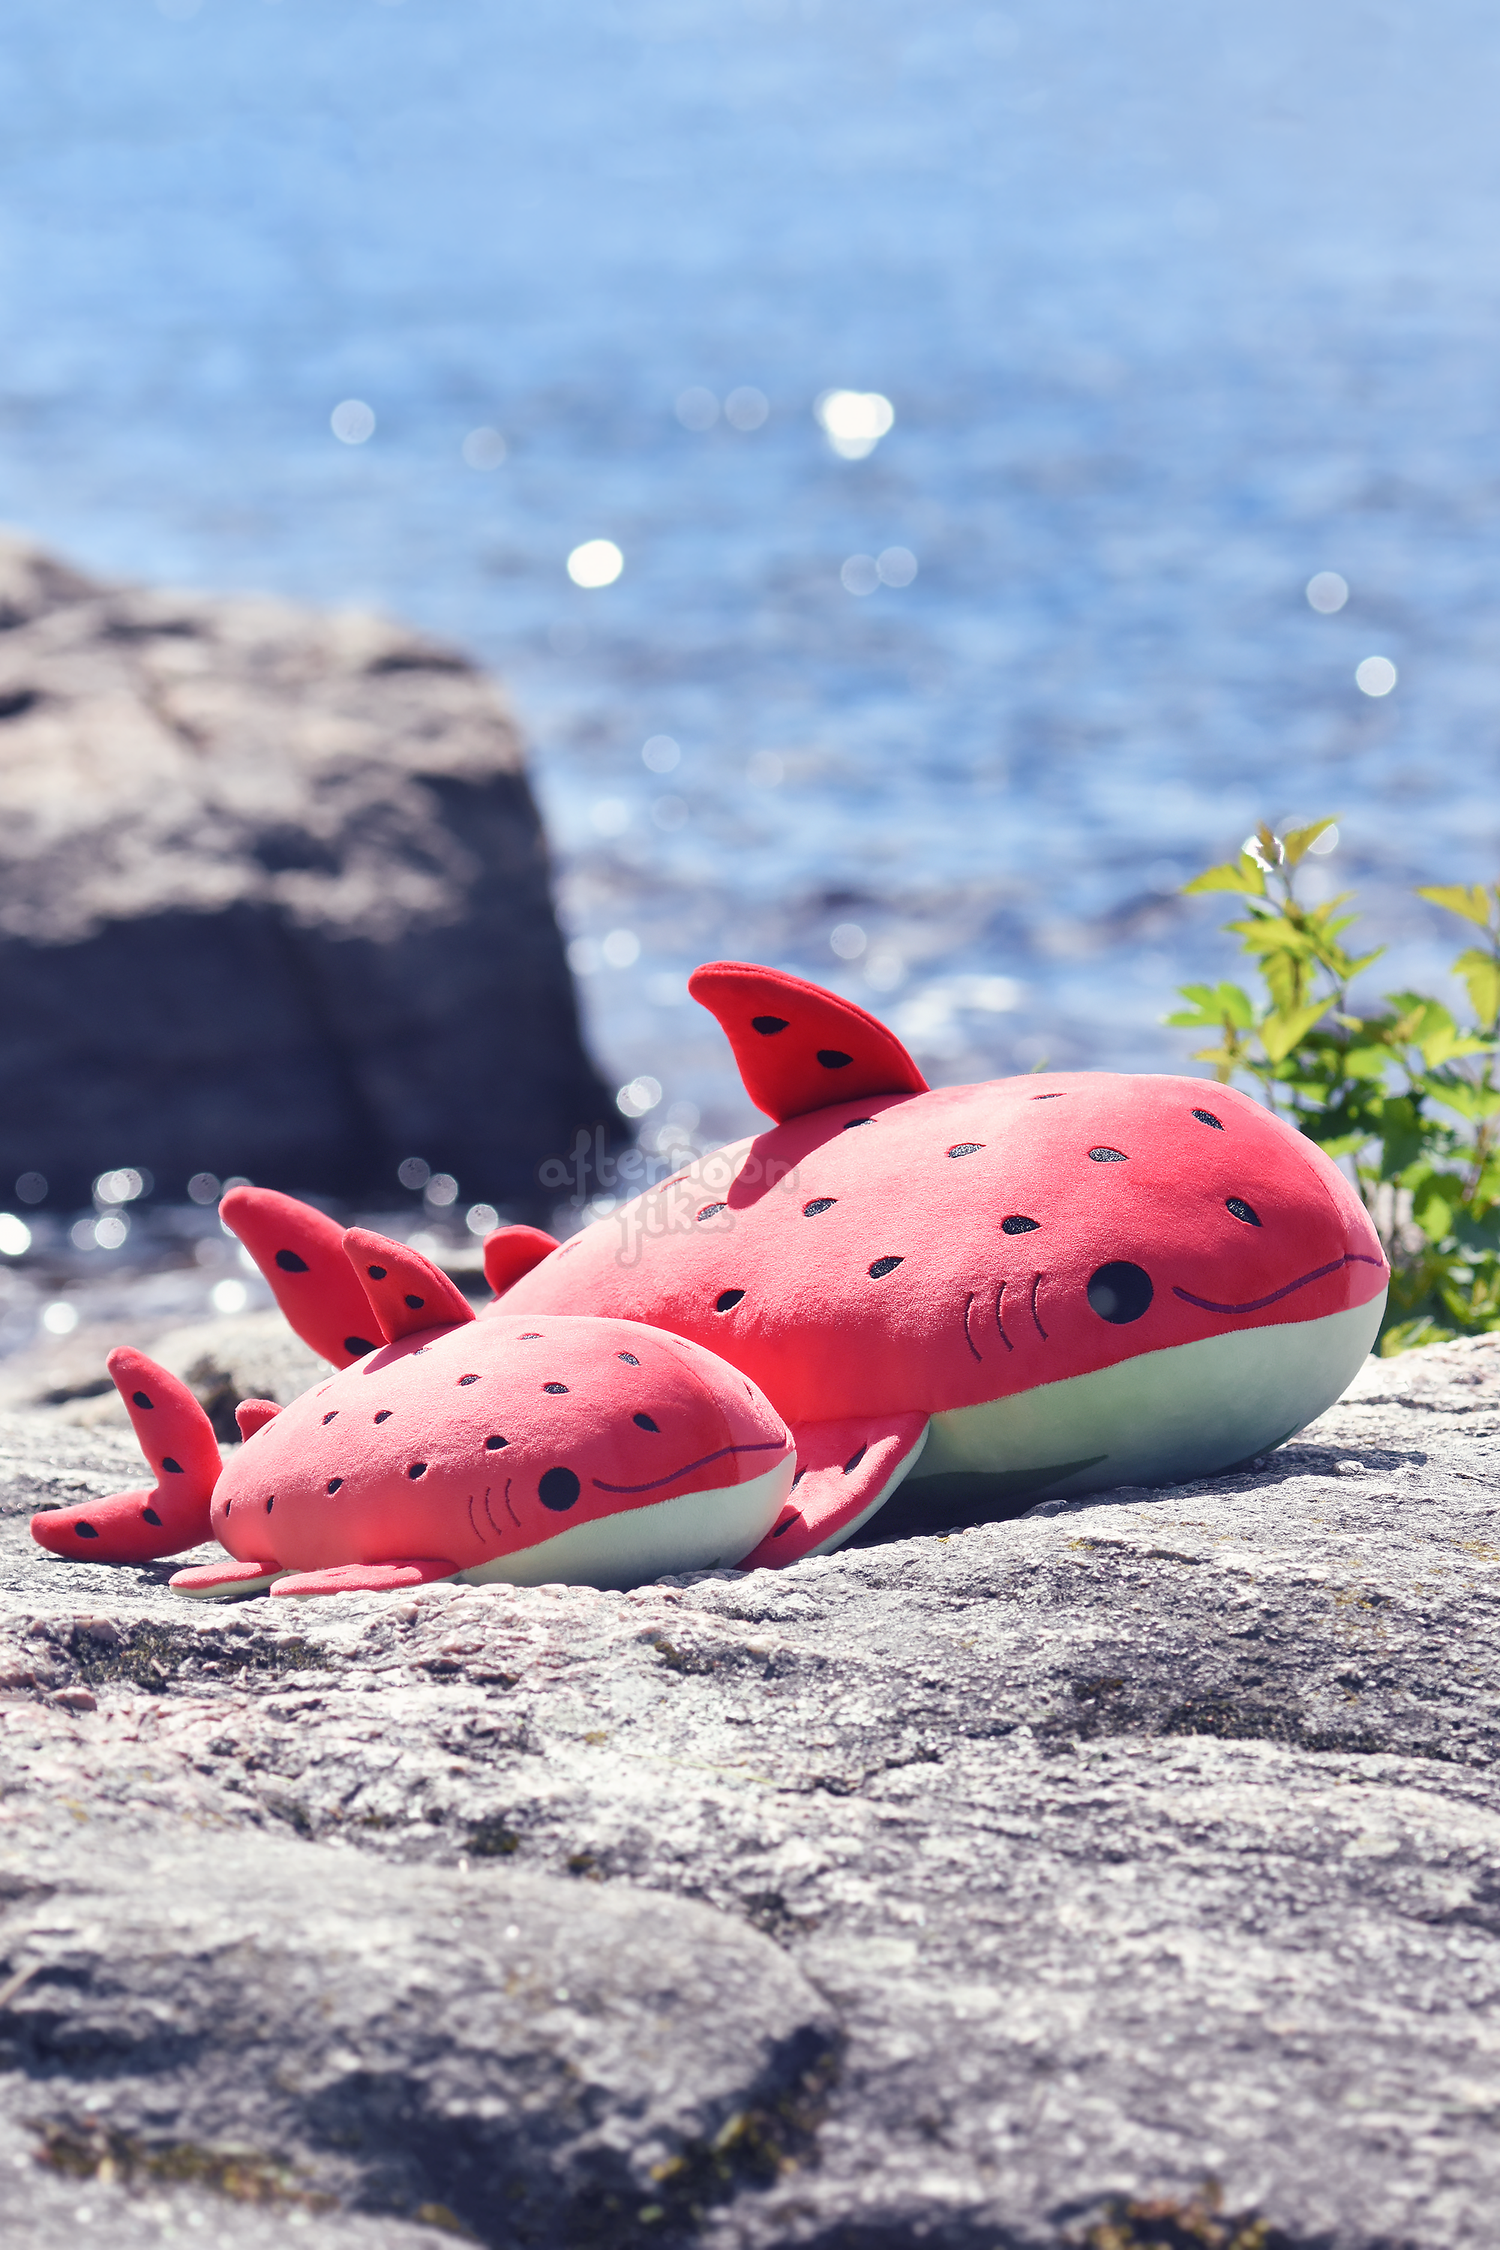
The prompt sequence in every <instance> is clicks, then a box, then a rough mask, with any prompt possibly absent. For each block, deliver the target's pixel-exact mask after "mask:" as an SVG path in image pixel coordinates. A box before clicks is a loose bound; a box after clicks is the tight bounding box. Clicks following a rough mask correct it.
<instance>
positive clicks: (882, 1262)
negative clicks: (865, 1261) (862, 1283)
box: [870, 1258, 902, 1281]
mask: <svg viewBox="0 0 1500 2250" xmlns="http://www.w3.org/2000/svg"><path fill="white" fill-rule="evenodd" d="M901 1263H902V1260H901V1259H900V1258H877V1259H876V1260H875V1263H874V1265H873V1266H871V1268H870V1279H871V1280H872V1281H883V1280H884V1279H885V1276H886V1275H887V1274H888V1273H894V1272H895V1270H896V1268H897V1266H899V1265H900V1264H901Z"/></svg>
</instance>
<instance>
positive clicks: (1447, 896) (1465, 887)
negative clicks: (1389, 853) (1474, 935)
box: [1417, 883, 1490, 930]
mask: <svg viewBox="0 0 1500 2250" xmlns="http://www.w3.org/2000/svg"><path fill="white" fill-rule="evenodd" d="M1417 896H1418V898H1425V899H1430V900H1431V901H1432V904H1433V905H1434V906H1442V907H1446V908H1447V910H1448V912H1449V913H1450V914H1461V915H1462V916H1463V918H1464V920H1465V921H1466V922H1477V923H1478V924H1479V927H1480V928H1481V929H1482V930H1487V929H1488V928H1489V926H1490V894H1489V892H1488V891H1487V890H1485V889H1484V887H1483V885H1482V884H1479V883H1419V884H1418V885H1417Z"/></svg>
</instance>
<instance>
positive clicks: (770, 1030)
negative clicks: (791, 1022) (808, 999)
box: [750, 1016, 787, 1039]
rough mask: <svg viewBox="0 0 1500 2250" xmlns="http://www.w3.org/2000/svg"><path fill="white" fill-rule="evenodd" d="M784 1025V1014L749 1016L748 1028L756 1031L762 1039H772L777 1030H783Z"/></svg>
mask: <svg viewBox="0 0 1500 2250" xmlns="http://www.w3.org/2000/svg"><path fill="white" fill-rule="evenodd" d="M786 1026H787V1019H786V1017H785V1016H752V1017H751V1018H750V1029H751V1030H752V1031H758V1032H759V1033H760V1035H761V1037H762V1039H774V1038H775V1036H776V1034H777V1032H778V1031H785V1029H786Z"/></svg>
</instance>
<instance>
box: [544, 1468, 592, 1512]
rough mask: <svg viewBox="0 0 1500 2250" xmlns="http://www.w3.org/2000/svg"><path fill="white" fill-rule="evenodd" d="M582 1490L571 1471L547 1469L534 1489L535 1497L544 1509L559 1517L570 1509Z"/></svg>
mask: <svg viewBox="0 0 1500 2250" xmlns="http://www.w3.org/2000/svg"><path fill="white" fill-rule="evenodd" d="M582 1489H583V1487H582V1486H581V1485H580V1484H579V1482H578V1479H577V1477H575V1476H574V1474H573V1472H572V1470H571V1469H549V1470H548V1471H547V1473H546V1475H545V1476H544V1477H543V1478H542V1480H541V1482H540V1484H539V1485H538V1486H537V1488H536V1496H537V1498H538V1499H539V1500H540V1501H541V1503H542V1506H543V1507H544V1508H551V1509H553V1510H554V1511H555V1512H556V1513H557V1514H558V1515H561V1514H562V1513H563V1511H564V1509H566V1508H571V1507H572V1505H573V1503H574V1501H575V1500H576V1499H577V1498H578V1495H579V1493H580V1492H581V1491H582Z"/></svg>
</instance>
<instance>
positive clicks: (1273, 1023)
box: [1260, 1000, 1327, 1062]
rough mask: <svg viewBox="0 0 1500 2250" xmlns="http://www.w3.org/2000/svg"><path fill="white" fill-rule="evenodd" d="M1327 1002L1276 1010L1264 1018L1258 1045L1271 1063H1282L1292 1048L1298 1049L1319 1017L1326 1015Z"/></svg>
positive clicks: (1319, 1001)
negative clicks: (1263, 1049) (1262, 1048)
mask: <svg viewBox="0 0 1500 2250" xmlns="http://www.w3.org/2000/svg"><path fill="white" fill-rule="evenodd" d="M1326 1012H1327V1002H1326V1001H1323V1000H1314V1001H1313V1002H1312V1004H1311V1005H1310V1006H1308V1007H1302V1008H1278V1009H1277V1010H1276V1011H1275V1013H1274V1014H1273V1015H1269V1016H1267V1017H1266V1019H1265V1021H1264V1023H1263V1024H1262V1025H1261V1027H1260V1043H1261V1045H1262V1046H1263V1047H1264V1048H1265V1050H1266V1053H1267V1054H1268V1055H1269V1056H1270V1058H1271V1060H1272V1062H1283V1061H1285V1059H1286V1057H1287V1056H1288V1055H1289V1054H1290V1053H1291V1051H1292V1049H1293V1048H1294V1047H1300V1046H1301V1044H1302V1042H1303V1040H1304V1039H1305V1038H1306V1036H1307V1034H1308V1033H1309V1032H1310V1031H1311V1030H1312V1027H1313V1025H1314V1024H1315V1023H1316V1022H1317V1021H1318V1019H1319V1017H1320V1016H1322V1015H1324V1014H1326Z"/></svg>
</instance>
